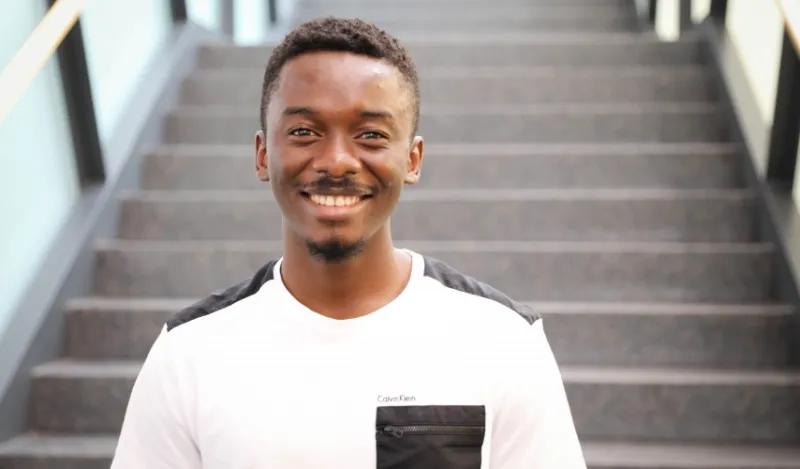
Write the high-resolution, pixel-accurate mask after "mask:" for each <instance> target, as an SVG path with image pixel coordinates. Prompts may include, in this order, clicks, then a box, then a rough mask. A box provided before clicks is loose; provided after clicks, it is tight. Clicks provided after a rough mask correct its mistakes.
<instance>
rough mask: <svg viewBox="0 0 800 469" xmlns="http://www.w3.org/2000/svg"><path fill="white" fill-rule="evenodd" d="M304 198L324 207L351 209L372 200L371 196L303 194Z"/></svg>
mask: <svg viewBox="0 0 800 469" xmlns="http://www.w3.org/2000/svg"><path fill="white" fill-rule="evenodd" d="M303 197H305V198H306V199H308V200H310V201H311V202H313V203H314V204H316V205H320V206H322V207H350V206H353V205H356V204H358V203H359V202H361V201H363V200H366V199H368V198H370V196H369V195H324V194H308V193H303Z"/></svg>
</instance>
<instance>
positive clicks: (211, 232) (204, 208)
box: [119, 189, 755, 242]
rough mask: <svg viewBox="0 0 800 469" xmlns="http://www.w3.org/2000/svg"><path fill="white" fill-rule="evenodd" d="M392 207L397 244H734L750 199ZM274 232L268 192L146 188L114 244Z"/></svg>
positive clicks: (634, 193) (631, 194) (570, 199)
mask: <svg viewBox="0 0 800 469" xmlns="http://www.w3.org/2000/svg"><path fill="white" fill-rule="evenodd" d="M400 200H401V202H402V203H401V204H400V205H399V206H398V207H397V210H396V211H395V213H394V215H393V218H392V220H393V221H392V226H393V233H394V235H395V236H396V237H398V238H399V239H414V238H415V237H416V238H421V239H426V240H436V241H447V240H459V241H469V240H474V241H491V240H495V239H501V238H502V239H506V240H517V241H547V240H552V239H560V240H562V241H686V242H712V241H720V242H742V241H751V240H753V236H754V227H755V223H754V220H753V214H754V196H753V194H752V193H750V192H749V191H741V190H733V189H728V190H702V189H696V190H686V189H684V190H664V189H662V190H645V189H640V190H612V189H595V190H584V191H580V190H573V191H568V192H565V191H563V190H556V189H538V190H526V189H483V190H476V189H464V190H447V189H439V190H436V189H421V190H418V189H410V190H408V191H406V192H405V193H404V194H403V196H402V197H401V199H400ZM254 213H260V216H258V217H254V216H253V214H254ZM209 217H210V218H211V219H212V220H215V223H211V224H209V223H208V220H209ZM475 220H480V223H476V222H475ZM282 230H283V225H282V223H281V212H280V208H279V207H278V205H277V203H276V202H275V201H274V199H273V198H272V197H271V193H267V192H266V191H262V192H255V193H254V191H252V190H249V191H226V192H222V191H202V190H198V191H148V192H138V193H132V194H129V195H127V196H126V198H125V199H124V200H123V203H122V214H121V219H120V233H119V237H120V238H123V239H131V240H136V239H141V240H259V239H279V238H280V236H281V232H282Z"/></svg>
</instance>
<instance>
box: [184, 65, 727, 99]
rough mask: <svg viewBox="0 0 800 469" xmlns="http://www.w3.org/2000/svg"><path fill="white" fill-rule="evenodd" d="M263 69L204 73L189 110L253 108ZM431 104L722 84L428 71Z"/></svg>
mask: <svg viewBox="0 0 800 469" xmlns="http://www.w3.org/2000/svg"><path fill="white" fill-rule="evenodd" d="M262 77H263V70H261V69H256V68H252V69H236V70H213V71H208V70H206V71H199V72H196V73H194V74H193V75H191V76H189V78H188V79H187V80H186V81H185V83H184V84H183V87H182V102H183V104H187V105H230V106H232V105H239V104H241V105H252V104H253V103H257V102H259V101H260V99H261V82H262ZM420 88H421V93H422V96H423V101H424V102H425V103H426V105H442V104H445V105H459V104H480V105H485V104H507V105H515V104H537V103H600V102H603V103H616V102H623V103H630V102H645V103H650V102H654V101H673V100H676V101H713V100H715V99H716V93H717V88H716V84H715V82H714V80H713V78H712V76H711V75H710V74H709V71H708V70H707V69H706V68H705V67H702V66H683V67H577V66H576V67H527V68H526V67H503V68H493V67H491V68H490V67H443V68H431V69H427V70H424V71H422V76H421V78H420Z"/></svg>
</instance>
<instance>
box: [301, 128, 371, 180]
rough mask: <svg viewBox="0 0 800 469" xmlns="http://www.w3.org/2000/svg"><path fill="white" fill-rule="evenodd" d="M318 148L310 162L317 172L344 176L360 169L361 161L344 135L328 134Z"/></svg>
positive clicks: (332, 175)
mask: <svg viewBox="0 0 800 469" xmlns="http://www.w3.org/2000/svg"><path fill="white" fill-rule="evenodd" d="M318 148H319V153H317V154H316V155H314V160H313V162H312V164H311V167H312V169H313V170H314V171H316V172H318V173H326V174H328V175H330V176H331V177H345V176H351V175H353V174H356V173H357V172H358V171H359V170H360V169H361V161H360V160H359V159H358V157H357V156H356V155H355V151H354V150H355V149H354V148H353V146H352V145H351V144H350V142H348V141H347V138H346V137H342V136H337V135H330V136H329V137H328V138H326V139H325V140H324V145H321V146H319V147H318Z"/></svg>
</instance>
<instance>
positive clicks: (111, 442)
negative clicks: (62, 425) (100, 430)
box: [0, 433, 118, 469]
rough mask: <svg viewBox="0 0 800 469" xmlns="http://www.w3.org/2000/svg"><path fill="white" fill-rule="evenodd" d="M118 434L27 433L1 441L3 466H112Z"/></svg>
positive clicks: (7, 468) (26, 468)
mask: <svg viewBox="0 0 800 469" xmlns="http://www.w3.org/2000/svg"><path fill="white" fill-rule="evenodd" d="M117 438H118V437H117V435H114V434H109V435H52V434H38V433H27V434H24V435H21V436H19V437H16V438H14V439H11V440H9V441H6V442H0V467H2V468H3V469H46V468H58V469H108V467H109V466H110V465H111V458H112V457H113V455H114V450H115V448H116V446H117Z"/></svg>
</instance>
